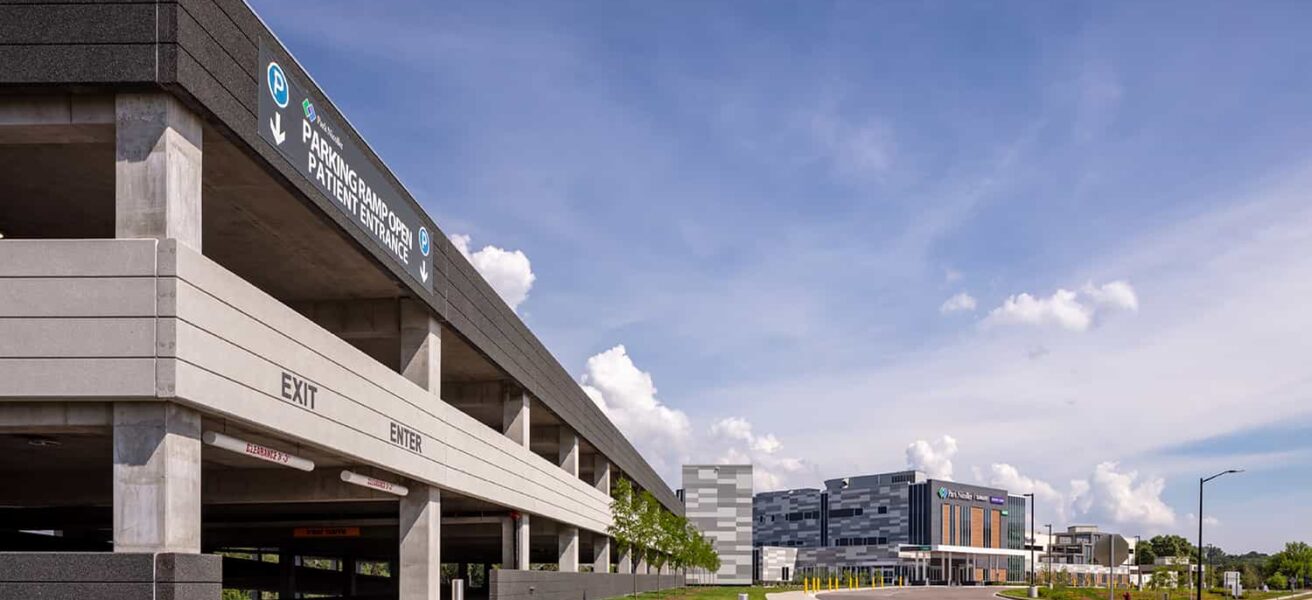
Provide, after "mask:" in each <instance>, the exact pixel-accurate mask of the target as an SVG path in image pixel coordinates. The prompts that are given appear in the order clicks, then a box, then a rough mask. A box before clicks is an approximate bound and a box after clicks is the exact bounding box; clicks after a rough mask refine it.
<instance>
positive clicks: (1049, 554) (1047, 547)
mask: <svg viewBox="0 0 1312 600" xmlns="http://www.w3.org/2000/svg"><path fill="white" fill-rule="evenodd" d="M1044 526H1045V527H1047V528H1048V543H1047V544H1046V545H1044V547H1043V555H1044V556H1045V557H1046V558H1047V559H1048V589H1052V523H1047V524H1045V525H1044Z"/></svg>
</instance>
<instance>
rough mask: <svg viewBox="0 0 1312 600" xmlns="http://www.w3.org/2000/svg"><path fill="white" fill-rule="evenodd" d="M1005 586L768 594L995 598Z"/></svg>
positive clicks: (826, 598) (867, 599)
mask: <svg viewBox="0 0 1312 600" xmlns="http://www.w3.org/2000/svg"><path fill="white" fill-rule="evenodd" d="M1003 589H1005V588H1000V587H936V586H930V587H905V588H879V589H873V590H845V591H838V592H820V594H819V595H817V596H810V595H804V594H802V593H801V592H791V593H788V594H770V599H771V600H802V599H803V598H817V599H818V600H996V599H995V598H994V597H993V595H994V594H996V593H998V592H1000V591H1002V590H1003Z"/></svg>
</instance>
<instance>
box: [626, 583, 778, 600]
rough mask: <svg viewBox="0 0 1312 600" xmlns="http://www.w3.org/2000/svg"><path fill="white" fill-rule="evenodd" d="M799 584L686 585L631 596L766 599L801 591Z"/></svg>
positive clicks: (695, 599) (693, 599)
mask: <svg viewBox="0 0 1312 600" xmlns="http://www.w3.org/2000/svg"><path fill="white" fill-rule="evenodd" d="M801 589H802V588H801V587H798V586H769V587H766V586H751V587H747V586H729V585H726V586H709V587H701V586H698V587H686V588H679V589H677V590H664V591H661V592H644V593H642V594H638V595H637V596H630V598H638V599H640V600H658V599H664V600H738V594H747V598H748V600H766V598H765V595H766V594H775V593H780V592H791V591H800V590H801Z"/></svg>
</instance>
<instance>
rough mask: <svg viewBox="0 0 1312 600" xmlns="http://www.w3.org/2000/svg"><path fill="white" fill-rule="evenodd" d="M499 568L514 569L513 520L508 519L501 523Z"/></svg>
mask: <svg viewBox="0 0 1312 600" xmlns="http://www.w3.org/2000/svg"><path fill="white" fill-rule="evenodd" d="M501 568H503V569H513V568H515V520H514V519H512V518H509V517H507V518H505V519H503V520H502V521H501Z"/></svg>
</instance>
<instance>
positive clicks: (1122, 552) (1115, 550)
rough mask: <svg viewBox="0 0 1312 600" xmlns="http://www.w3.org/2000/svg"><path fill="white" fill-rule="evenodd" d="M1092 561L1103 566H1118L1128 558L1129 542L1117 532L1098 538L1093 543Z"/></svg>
mask: <svg viewBox="0 0 1312 600" xmlns="http://www.w3.org/2000/svg"><path fill="white" fill-rule="evenodd" d="M1092 558H1093V562H1094V563H1095V564H1099V565H1102V566H1104V567H1119V566H1121V565H1123V564H1125V561H1127V560H1129V558H1130V542H1128V541H1126V539H1125V538H1124V537H1122V536H1121V535H1120V534H1117V533H1111V534H1107V535H1104V536H1102V537H1099V538H1098V541H1097V542H1094V544H1093V556H1092Z"/></svg>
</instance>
